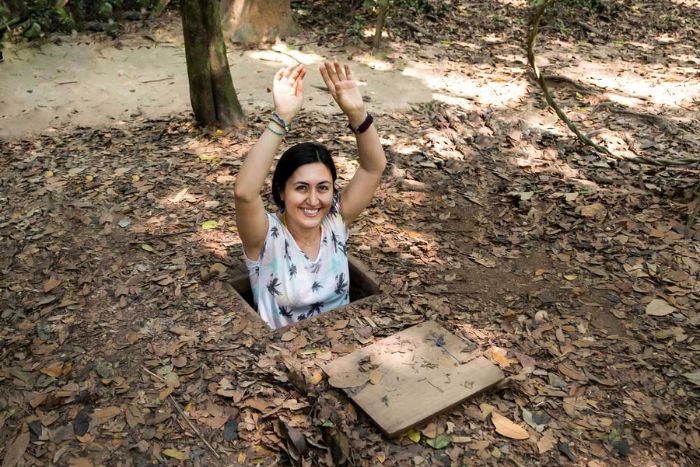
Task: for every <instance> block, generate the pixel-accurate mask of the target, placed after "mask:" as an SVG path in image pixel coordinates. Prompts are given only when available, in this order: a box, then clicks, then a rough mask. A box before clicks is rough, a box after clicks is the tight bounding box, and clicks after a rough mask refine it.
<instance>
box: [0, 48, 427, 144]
mask: <svg viewBox="0 0 700 467" xmlns="http://www.w3.org/2000/svg"><path fill="white" fill-rule="evenodd" d="M144 43H145V44H144ZM228 56H229V63H230V65H231V72H232V76H233V81H234V85H235V87H236V90H237V92H238V97H239V99H240V101H241V104H242V105H243V107H244V110H245V111H246V113H248V114H249V115H250V114H253V113H254V112H255V111H256V110H257V109H260V108H264V107H269V106H270V104H271V96H270V94H269V92H268V87H269V81H270V80H271V78H272V75H273V74H274V71H275V70H276V69H277V68H279V67H280V66H282V65H283V64H289V63H295V60H298V61H300V62H302V63H305V64H307V65H308V66H309V68H310V69H311V72H310V73H309V75H308V78H307V81H306V83H307V86H306V95H307V98H306V103H305V109H306V110H317V111H321V112H325V113H334V112H337V111H338V109H337V107H336V106H335V105H333V104H332V101H331V99H330V97H329V96H328V94H327V93H326V92H325V90H323V89H319V88H322V87H323V82H322V80H321V78H320V75H319V74H318V73H317V72H316V71H315V69H316V65H317V64H318V62H320V61H322V60H323V59H326V58H329V57H330V58H333V54H332V53H330V52H328V51H320V50H314V51H313V52H312V51H308V50H305V51H304V52H297V51H291V50H279V51H275V50H229V53H228ZM353 67H354V69H355V73H356V75H357V77H358V78H359V79H360V80H361V81H363V82H366V83H368V84H370V86H368V87H367V88H366V90H365V94H366V96H367V97H368V98H369V99H370V104H369V105H370V108H372V109H374V110H375V111H391V110H401V109H406V108H408V107H409V105H410V104H411V103H419V102H427V101H430V100H431V98H432V92H431V90H430V89H428V88H427V87H426V86H425V85H424V84H423V83H422V82H421V81H420V80H419V79H416V78H414V77H410V76H407V75H405V74H402V73H401V72H400V71H377V70H373V69H371V68H370V67H367V66H365V65H361V64H355V65H353ZM190 110H191V106H190V102H189V93H188V85H187V69H186V62H185V50H184V47H183V46H182V45H181V44H180V43H179V41H173V42H167V43H153V42H152V41H147V40H145V39H143V38H141V39H140V40H138V41H131V43H128V42H126V43H125V44H124V45H122V46H121V47H118V48H117V47H114V46H113V44H112V43H111V42H95V43H86V42H85V39H83V40H82V41H80V40H79V39H75V40H70V39H69V40H67V41H64V42H63V43H62V44H61V45H56V44H45V45H43V46H41V47H27V46H16V47H10V48H7V49H6V50H5V62H4V63H0V137H6V138H16V137H22V136H28V135H31V134H36V133H40V132H44V131H47V130H49V131H50V130H51V128H58V127H63V126H89V127H100V126H110V125H115V124H120V122H121V123H123V122H126V121H129V120H132V119H134V118H138V117H147V118H158V117H164V116H168V115H172V114H180V113H185V112H189V111H190Z"/></svg>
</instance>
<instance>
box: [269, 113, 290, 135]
mask: <svg viewBox="0 0 700 467" xmlns="http://www.w3.org/2000/svg"><path fill="white" fill-rule="evenodd" d="M272 121H273V122H275V123H276V124H278V125H279V126H281V127H282V128H283V129H284V131H289V130H291V129H292V128H291V126H289V125H288V124H287V122H285V121H284V119H283V118H282V117H280V116H279V115H277V112H273V113H272Z"/></svg>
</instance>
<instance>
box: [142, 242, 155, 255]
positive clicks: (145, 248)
mask: <svg viewBox="0 0 700 467" xmlns="http://www.w3.org/2000/svg"><path fill="white" fill-rule="evenodd" d="M141 248H142V249H144V250H146V251H148V252H149V253H155V251H156V250H154V249H153V247H152V246H151V245H149V244H147V243H142V244H141Z"/></svg>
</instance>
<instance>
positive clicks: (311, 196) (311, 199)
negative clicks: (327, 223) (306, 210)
mask: <svg viewBox="0 0 700 467" xmlns="http://www.w3.org/2000/svg"><path fill="white" fill-rule="evenodd" d="M317 200H318V193H316V190H311V191H310V192H309V203H310V204H311V205H312V206H316V201H317Z"/></svg>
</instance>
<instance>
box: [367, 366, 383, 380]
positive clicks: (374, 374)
mask: <svg viewBox="0 0 700 467" xmlns="http://www.w3.org/2000/svg"><path fill="white" fill-rule="evenodd" d="M381 380H382V372H381V370H380V369H379V368H375V369H374V370H372V371H370V372H369V382H370V383H372V384H379V382H380V381H381Z"/></svg>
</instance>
